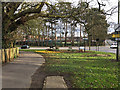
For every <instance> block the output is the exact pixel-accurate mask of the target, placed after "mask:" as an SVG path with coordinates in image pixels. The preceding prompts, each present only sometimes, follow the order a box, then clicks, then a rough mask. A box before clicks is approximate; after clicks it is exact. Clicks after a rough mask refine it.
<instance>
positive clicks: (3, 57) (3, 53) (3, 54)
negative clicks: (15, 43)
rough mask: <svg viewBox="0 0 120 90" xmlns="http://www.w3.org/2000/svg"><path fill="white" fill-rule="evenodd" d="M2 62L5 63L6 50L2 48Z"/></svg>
mask: <svg viewBox="0 0 120 90" xmlns="http://www.w3.org/2000/svg"><path fill="white" fill-rule="evenodd" d="M2 63H5V52H4V49H2Z"/></svg>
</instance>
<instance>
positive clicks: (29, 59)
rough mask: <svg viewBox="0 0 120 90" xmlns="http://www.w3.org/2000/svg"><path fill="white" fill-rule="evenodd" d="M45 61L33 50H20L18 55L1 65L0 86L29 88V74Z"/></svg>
mask: <svg viewBox="0 0 120 90" xmlns="http://www.w3.org/2000/svg"><path fill="white" fill-rule="evenodd" d="M43 63H45V59H44V58H43V57H42V56H41V55H39V54H36V53H33V52H21V54H20V57H19V58H17V59H15V60H14V61H13V62H10V63H8V64H6V65H4V66H3V67H2V88H29V87H30V85H31V76H32V75H33V74H34V73H35V71H36V70H37V69H38V68H39V67H40V66H41V65H42V64H43Z"/></svg>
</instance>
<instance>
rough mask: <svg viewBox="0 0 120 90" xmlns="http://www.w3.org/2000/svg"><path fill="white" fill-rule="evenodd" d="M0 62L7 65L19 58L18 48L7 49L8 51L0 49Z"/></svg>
mask: <svg viewBox="0 0 120 90" xmlns="http://www.w3.org/2000/svg"><path fill="white" fill-rule="evenodd" d="M0 55H1V59H0V60H1V61H2V63H7V62H10V61H13V60H14V58H16V57H18V56H19V47H16V48H9V49H1V50H0Z"/></svg>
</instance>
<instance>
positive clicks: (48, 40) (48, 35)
mask: <svg viewBox="0 0 120 90" xmlns="http://www.w3.org/2000/svg"><path fill="white" fill-rule="evenodd" d="M49 30H50V29H49V28H48V36H47V46H49V45H48V43H49Z"/></svg>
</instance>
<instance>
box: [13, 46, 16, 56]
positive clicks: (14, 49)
mask: <svg viewBox="0 0 120 90" xmlns="http://www.w3.org/2000/svg"><path fill="white" fill-rule="evenodd" d="M13 56H14V58H16V48H13Z"/></svg>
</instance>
